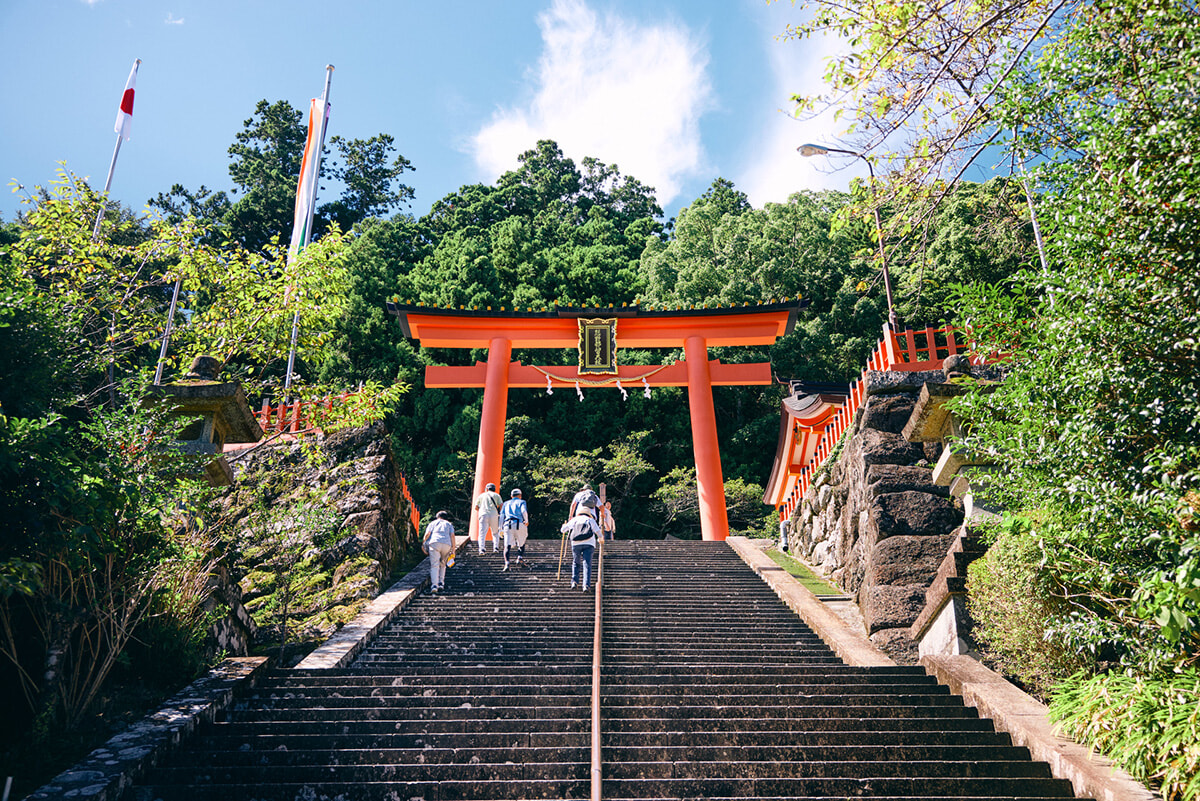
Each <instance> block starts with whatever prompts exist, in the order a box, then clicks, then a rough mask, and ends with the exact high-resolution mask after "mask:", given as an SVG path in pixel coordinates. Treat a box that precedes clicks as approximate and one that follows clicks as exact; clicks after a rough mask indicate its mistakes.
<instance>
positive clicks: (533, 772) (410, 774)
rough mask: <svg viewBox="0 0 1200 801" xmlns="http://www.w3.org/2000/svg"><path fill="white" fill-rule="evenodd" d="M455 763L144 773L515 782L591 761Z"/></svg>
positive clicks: (174, 779) (468, 759)
mask: <svg viewBox="0 0 1200 801" xmlns="http://www.w3.org/2000/svg"><path fill="white" fill-rule="evenodd" d="M458 756H459V760H458V761H455V762H425V763H420V762H413V763H367V764H345V763H341V762H332V763H325V764H296V763H294V762H290V761H282V762H278V763H276V762H274V761H272V762H269V763H267V764H258V765H210V764H200V765H184V766H182V767H164V768H157V769H155V770H154V771H152V772H151V774H150V775H149V776H148V779H149V781H150V783H152V784H158V785H171V784H182V783H184V782H187V781H190V782H196V783H201V784H206V785H210V784H233V785H237V784H242V785H255V784H269V783H271V782H275V781H279V780H280V779H281V778H285V777H286V779H285V780H286V781H287V782H289V783H301V784H323V783H326V782H339V783H350V782H355V783H357V782H364V783H365V782H380V781H389V782H426V781H446V780H451V779H452V780H455V781H459V782H481V781H486V782H517V781H545V780H551V779H557V780H563V779H575V780H580V779H587V778H588V775H589V771H590V763H589V762H585V761H583V760H577V761H571V762H512V761H508V762H496V763H488V762H483V761H479V762H475V761H472V760H474V758H475V757H474V756H473V755H469V754H464V753H463V752H459V754H458Z"/></svg>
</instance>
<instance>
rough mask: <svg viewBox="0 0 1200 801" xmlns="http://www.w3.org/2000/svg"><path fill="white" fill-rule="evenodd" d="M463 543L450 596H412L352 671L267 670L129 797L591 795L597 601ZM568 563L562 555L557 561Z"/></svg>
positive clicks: (540, 569)
mask: <svg viewBox="0 0 1200 801" xmlns="http://www.w3.org/2000/svg"><path fill="white" fill-rule="evenodd" d="M527 551H528V557H527V562H528V563H529V564H530V565H531V566H530V567H524V566H522V567H521V568H514V569H511V570H510V571H509V572H507V573H502V572H500V568H501V567H502V565H503V561H502V558H501V557H500V556H499V555H493V554H491V553H490V552H489V553H488V554H487V555H485V556H482V557H480V556H478V555H477V554H476V553H475V552H474V551H473V549H472V548H469V547H468V548H462V549H460V551H459V556H458V564H457V565H455V567H453V568H451V569H450V570H449V571H448V572H447V578H446V586H447V592H445V593H443V594H441V595H437V596H429V595H422V596H420V597H418V598H416V599H414V600H413V602H412V603H410V604H409V606H408V607H407V608H405V610H404V611H403V612H402V613H401V614H400V615H399V616H398V617H397V618H396V620H395V621H394V622H393V623H392V624H391V625H390V626H388V627H387V629H386V630H385V631H383V632H382V633H381V634H380V635H379V636H378V637H376V638H375V640H374V641H373V642H372V644H371V645H370V646H369V647H368V648H367V649H365V650H364V651H363V653H362V654H360V655H359V657H358V659H357V660H356V661H355V662H354V663H353V664H352V665H351V666H350V667H349V668H347V669H343V670H320V671H298V670H279V671H274V672H273V673H271V674H270V675H269V677H268V678H267V679H266V680H265V681H263V682H260V683H259V685H258V686H257V687H256V688H255V690H254V692H253V694H251V695H249V696H248V697H245V698H243V699H241V700H240V702H239V703H238V704H237V705H236V706H235V708H234V709H233V711H232V712H231V713H230V715H229V716H228V719H227V720H225V721H222V722H218V723H216V724H214V725H212V726H209V727H207V728H206V729H203V730H202V731H201V733H200V735H199V736H198V737H197V738H196V741H195V743H194V744H192V745H191V746H189V747H188V748H187V749H186V750H185V751H182V752H181V753H179V754H178V755H177V756H176V757H175V758H174V759H172V760H171V761H170V763H169V764H168V765H164V766H163V767H160V768H158V769H155V770H153V771H151V772H150V773H149V775H148V776H147V777H146V779H145V780H144V781H143V782H142V783H141V784H139V785H138V786H136V787H135V788H134V789H133V794H132V796H131V797H132V798H134V799H137V800H138V801H150V800H151V799H163V801H171V799H221V801H251V799H261V800H262V801H268V799H271V800H275V799H286V801H292V799H305V801H320V800H321V799H345V801H358V800H360V799H361V800H363V801H372V800H373V799H381V800H382V799H388V800H389V801H392V800H393V799H400V800H402V801H407V799H451V798H453V799H513V798H587V797H588V795H589V792H590V782H589V767H590V757H589V754H590V727H591V715H590V696H591V674H592V625H593V617H594V614H593V610H594V603H595V598H594V596H593V595H592V594H591V593H590V592H589V593H586V594H585V593H583V592H580V591H579V590H576V591H574V592H572V591H571V590H569V589H568V582H569V575H570V563H569V562H568V563H567V564H566V570H565V571H564V580H563V581H562V582H556V581H555V572H556V568H557V561H558V542H557V541H553V542H551V541H548V540H547V541H536V540H531V541H530V542H529V546H528V548H527ZM569 558H570V557H569V556H568V559H569Z"/></svg>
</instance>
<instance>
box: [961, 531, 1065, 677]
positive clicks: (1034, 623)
mask: <svg viewBox="0 0 1200 801" xmlns="http://www.w3.org/2000/svg"><path fill="white" fill-rule="evenodd" d="M1041 561H1042V559H1041V548H1040V547H1039V543H1038V540H1037V537H1036V535H1035V533H1034V531H1033V529H1032V527H1031V525H1030V523H1029V521H1028V520H1026V519H1024V518H1019V517H1017V518H1010V519H1008V520H1006V521H1005V523H1004V524H1002V526H1001V527H1000V530H999V535H998V536H997V538H996V541H995V542H994V543H993V544H992V546H991V548H989V549H988V552H987V553H986V554H985V555H984V556H983V557H981V558H979V559H977V560H975V561H974V562H972V563H971V565H970V567H969V568H967V608H968V610H969V611H970V614H971V617H972V618H973V619H974V621H975V639H976V641H977V642H978V643H979V644H980V646H981V647H982V648H983V649H984V651H985V653H986V655H987V657H988V659H989V661H991V662H992V663H993V664H994V665H995V666H996V668H997V669H998V670H999V671H1000V672H1001V673H1003V674H1005V675H1006V676H1011V677H1013V678H1015V679H1017V680H1018V681H1019V682H1021V683H1022V684H1023V685H1025V686H1026V687H1027V688H1028V689H1030V690H1031V691H1032V692H1034V693H1036V694H1038V695H1040V696H1043V697H1045V696H1046V694H1047V693H1048V692H1049V690H1050V688H1051V686H1052V685H1054V684H1055V683H1056V682H1057V681H1059V680H1061V679H1064V678H1065V677H1067V676H1069V675H1071V674H1072V673H1074V672H1075V671H1077V670H1079V669H1080V668H1081V667H1083V663H1084V661H1085V659H1084V657H1083V656H1082V655H1081V654H1080V653H1079V652H1078V651H1077V650H1074V649H1071V648H1069V647H1066V646H1065V645H1064V643H1063V642H1062V641H1061V640H1060V638H1058V637H1057V636H1055V635H1054V632H1053V628H1054V626H1055V625H1056V624H1058V623H1061V620H1062V618H1063V617H1064V616H1065V614H1066V609H1065V607H1066V604H1065V602H1064V601H1063V600H1062V599H1061V597H1059V596H1057V595H1056V594H1055V588H1054V586H1053V583H1052V581H1051V580H1050V578H1049V576H1048V574H1047V573H1046V571H1045V570H1044V569H1043V568H1042V567H1041Z"/></svg>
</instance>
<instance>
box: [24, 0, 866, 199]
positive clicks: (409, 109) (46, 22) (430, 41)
mask: <svg viewBox="0 0 1200 801" xmlns="http://www.w3.org/2000/svg"><path fill="white" fill-rule="evenodd" d="M796 14H797V12H796V10H795V9H794V8H793V7H792V5H791V3H790V2H788V0H778V2H774V3H768V2H766V0H657V1H656V2H652V3H645V2H641V1H640V0H493V1H490V2H485V0H438V1H437V2H435V1H434V0H423V1H422V2H417V1H416V0H389V1H387V2H384V1H383V0H370V1H367V0H343V2H340V3H330V2H322V3H317V2H310V1H309V0H289V1H288V2H267V1H266V0H240V2H231V1H230V0H0V37H2V39H0V40H2V41H3V43H4V47H3V53H2V55H0V58H2V59H3V60H4V62H6V63H5V64H4V69H3V70H2V71H0V86H2V87H3V93H4V97H5V98H6V103H5V105H6V108H7V111H6V113H5V119H4V120H3V122H2V123H0V179H3V183H4V184H5V185H6V186H5V187H4V189H5V191H2V192H0V216H2V217H3V218H4V219H6V220H11V219H12V218H13V216H14V215H15V213H16V211H17V210H18V208H19V207H20V204H19V198H18V195H16V194H13V193H12V192H11V191H8V190H9V189H11V184H10V182H12V181H16V182H17V183H19V184H22V185H24V186H26V187H32V186H34V185H37V184H46V183H48V182H49V181H50V180H51V179H52V178H53V175H54V171H55V169H56V168H57V166H58V162H66V166H67V168H68V169H70V170H72V171H73V172H76V173H78V174H80V175H83V176H86V177H88V178H89V180H90V181H91V182H92V184H93V185H94V186H102V185H103V182H104V176H105V173H106V171H107V169H108V164H109V159H110V157H111V155H112V150H113V144H114V142H115V134H114V133H113V129H112V126H113V120H114V118H115V116H116V110H117V106H118V103H119V101H120V96H121V91H122V89H123V88H124V84H125V79H126V77H127V75H128V73H129V68H130V66H131V65H132V64H133V61H134V59H136V58H140V59H142V66H141V69H140V72H139V74H138V83H137V96H136V104H135V107H134V119H133V134H132V139H131V140H130V141H129V142H126V143H124V144H123V145H122V149H121V155H120V159H119V161H118V164H117V171H116V175H115V178H114V181H113V187H112V194H113V196H114V197H115V198H116V199H118V200H120V201H121V202H122V203H124V204H126V205H128V206H131V207H132V208H134V209H137V210H141V209H143V208H144V206H145V203H146V201H147V200H148V199H150V198H151V197H153V196H154V195H156V194H157V193H158V192H162V191H166V190H167V189H169V188H170V186H171V185H172V184H173V183H181V184H183V185H184V186H186V187H188V188H191V189H195V188H198V187H199V186H200V185H201V184H205V185H207V186H208V187H209V188H211V189H226V190H228V189H230V188H231V183H230V180H229V173H228V166H229V158H228V155H227V153H226V150H227V148H228V147H229V145H230V144H231V143H232V142H233V138H234V135H235V134H236V133H237V132H238V131H240V130H241V129H242V123H243V121H244V120H246V119H247V118H249V117H250V116H251V114H252V113H253V111H254V106H255V104H256V103H257V102H258V101H259V100H262V99H266V100H270V101H272V102H273V101H276V100H287V101H288V102H290V103H291V104H292V105H293V106H295V107H296V108H304V109H306V108H307V106H308V101H309V99H310V98H311V97H314V96H319V95H320V93H321V89H322V86H323V82H324V67H325V65H326V64H333V65H334V67H335V71H334V74H333V82H332V88H331V92H330V100H331V103H332V106H333V110H332V113H331V117H330V122H329V135H330V136H332V135H334V134H341V135H342V136H345V137H347V138H356V137H361V138H366V137H369V136H373V135H374V134H377V133H389V134H391V135H392V136H393V137H395V140H396V146H397V150H398V151H399V152H400V153H403V154H404V155H405V156H406V157H407V158H409V159H410V160H411V161H412V163H413V165H414V166H415V167H416V171H415V172H412V173H408V174H407V177H406V182H407V183H409V184H410V185H411V186H413V187H414V189H415V190H416V200H415V202H414V203H413V205H412V206H411V207H410V209H409V210H410V211H411V212H413V213H414V214H417V215H421V214H424V213H425V212H426V211H427V210H428V209H429V207H430V206H431V205H432V203H434V202H435V201H436V200H438V199H440V198H441V197H443V196H445V195H446V194H447V193H449V192H452V191H454V190H456V189H457V188H458V187H460V186H462V185H464V184H470V183H477V182H483V183H492V182H493V181H495V179H496V178H497V177H498V176H499V175H500V174H501V173H502V172H503V171H504V170H506V169H511V168H513V167H515V166H516V163H517V162H516V158H517V155H518V154H519V153H521V152H522V151H523V150H526V149H528V148H530V147H532V146H533V145H534V144H535V143H536V141H537V140H538V139H547V138H548V139H554V140H556V141H557V142H558V143H559V144H560V146H561V147H562V148H563V151H564V152H565V154H566V155H567V156H569V157H571V158H573V159H575V160H576V161H577V162H578V161H579V160H581V159H582V158H583V157H584V156H595V157H596V158H598V159H600V160H601V161H603V162H605V163H610V164H611V163H615V164H616V165H617V166H618V167H619V168H620V170H621V172H622V173H623V174H626V175H633V176H635V177H636V178H638V179H639V180H641V181H643V182H644V183H647V184H649V185H651V186H653V187H655V189H656V192H657V196H658V199H659V202H660V203H661V204H662V205H663V207H664V209H665V210H666V212H667V215H668V216H673V215H674V214H675V213H676V212H677V211H678V210H679V208H680V207H682V206H685V205H687V204H688V203H689V202H691V201H692V200H693V199H695V198H696V197H697V196H699V195H700V194H702V193H703V192H704V190H705V189H706V188H707V187H708V186H709V185H710V184H711V183H712V181H713V180H714V179H716V178H718V177H724V178H727V179H729V180H731V181H733V182H734V184H735V185H736V186H737V187H738V188H740V189H741V190H743V191H744V192H746V193H747V194H748V195H749V196H750V200H751V202H752V203H753V204H754V205H755V206H762V205H764V204H765V203H767V202H771V201H783V200H785V199H786V198H787V196H788V194H790V193H791V192H795V191H798V190H801V189H822V188H828V187H837V188H844V187H845V186H846V185H847V183H848V182H849V180H850V178H851V177H852V176H854V175H856V174H859V172H861V164H855V163H853V160H851V164H849V165H846V164H845V162H844V161H843V162H842V163H836V162H830V161H828V160H825V159H822V158H815V159H804V158H801V157H800V156H799V155H798V154H797V153H796V152H795V148H796V146H797V145H799V144H801V143H803V142H808V141H820V142H826V143H835V142H836V138H835V137H836V131H837V129H836V126H835V125H834V123H832V122H831V119H830V117H829V116H826V117H824V118H822V119H818V120H813V121H808V122H799V121H796V120H795V119H793V118H792V117H791V115H790V113H789V111H790V104H789V103H788V99H787V98H788V96H789V95H790V94H791V93H793V92H796V91H799V90H802V89H804V88H805V87H811V86H813V85H814V82H815V81H817V80H819V75H820V74H821V72H822V70H823V61H824V59H825V57H826V56H827V55H828V48H829V47H831V46H832V45H829V44H813V43H798V42H794V41H791V42H790V41H783V40H781V39H780V38H779V34H780V33H781V32H782V31H783V30H784V27H785V25H786V24H787V23H788V22H789V21H793V20H794V19H795V18H796ZM321 199H322V198H318V200H321ZM325 199H328V198H325Z"/></svg>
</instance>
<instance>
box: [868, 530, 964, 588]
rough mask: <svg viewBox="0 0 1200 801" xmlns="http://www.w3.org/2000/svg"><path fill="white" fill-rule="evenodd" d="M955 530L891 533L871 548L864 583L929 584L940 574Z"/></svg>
mask: <svg viewBox="0 0 1200 801" xmlns="http://www.w3.org/2000/svg"><path fill="white" fill-rule="evenodd" d="M954 536H955V535H954V534H953V533H950V534H942V535H934V536H928V537H917V536H912V535H907V536H899V537H890V538H888V539H886V540H883V541H882V542H880V543H878V544H877V545H876V546H875V547H874V548H873V549H871V552H870V556H869V558H868V566H867V570H866V574H865V575H864V577H863V586H868V587H871V586H877V585H881V584H901V585H903V584H920V585H921V586H923V587H928V586H929V582H930V581H932V580H933V577H934V576H935V575H936V574H937V571H938V566H939V565H940V564H941V562H942V560H943V559H944V558H945V556H946V550H947V549H948V548H949V547H950V545H951V543H953V542H954Z"/></svg>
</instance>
